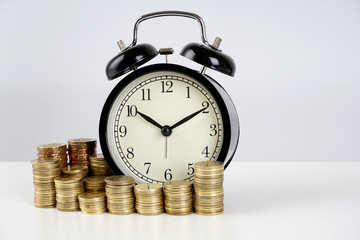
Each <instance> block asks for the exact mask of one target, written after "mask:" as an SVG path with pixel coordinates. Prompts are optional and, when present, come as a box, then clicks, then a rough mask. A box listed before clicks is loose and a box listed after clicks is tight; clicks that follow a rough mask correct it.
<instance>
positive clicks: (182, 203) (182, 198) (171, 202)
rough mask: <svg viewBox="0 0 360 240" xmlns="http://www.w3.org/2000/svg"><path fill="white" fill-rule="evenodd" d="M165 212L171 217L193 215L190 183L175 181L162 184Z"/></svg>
mask: <svg viewBox="0 0 360 240" xmlns="http://www.w3.org/2000/svg"><path fill="white" fill-rule="evenodd" d="M164 195H165V211H166V213H168V214H171V215H187V214H191V213H193V212H194V211H193V191H192V182H190V181H185V180H175V181H170V182H166V183H165V184H164Z"/></svg>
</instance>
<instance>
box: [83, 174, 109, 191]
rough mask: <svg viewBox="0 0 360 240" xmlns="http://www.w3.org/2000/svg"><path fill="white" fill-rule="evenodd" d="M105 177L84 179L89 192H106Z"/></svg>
mask: <svg viewBox="0 0 360 240" xmlns="http://www.w3.org/2000/svg"><path fill="white" fill-rule="evenodd" d="M104 179H105V176H91V177H86V178H84V183H85V190H86V191H87V192H105V180H104Z"/></svg>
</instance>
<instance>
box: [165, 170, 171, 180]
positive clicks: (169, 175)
mask: <svg viewBox="0 0 360 240" xmlns="http://www.w3.org/2000/svg"><path fill="white" fill-rule="evenodd" d="M164 178H165V180H166V181H170V180H171V179H172V174H171V169H170V168H168V169H166V170H165V173H164Z"/></svg>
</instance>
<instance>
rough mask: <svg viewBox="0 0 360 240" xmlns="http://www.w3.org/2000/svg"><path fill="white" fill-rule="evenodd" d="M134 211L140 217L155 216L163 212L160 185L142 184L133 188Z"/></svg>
mask: <svg viewBox="0 0 360 240" xmlns="http://www.w3.org/2000/svg"><path fill="white" fill-rule="evenodd" d="M134 192H135V199H136V200H135V207H136V211H137V212H138V213H139V214H142V215H157V214H161V213H163V212H164V200H163V188H162V185H161V184H156V183H143V184H138V185H136V186H135V188H134Z"/></svg>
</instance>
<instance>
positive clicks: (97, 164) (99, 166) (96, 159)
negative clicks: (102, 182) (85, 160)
mask: <svg viewBox="0 0 360 240" xmlns="http://www.w3.org/2000/svg"><path fill="white" fill-rule="evenodd" d="M90 173H91V175H93V176H111V175H112V172H111V170H110V168H109V166H108V165H107V163H106V161H105V158H104V155H102V154H97V155H96V156H90Z"/></svg>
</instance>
